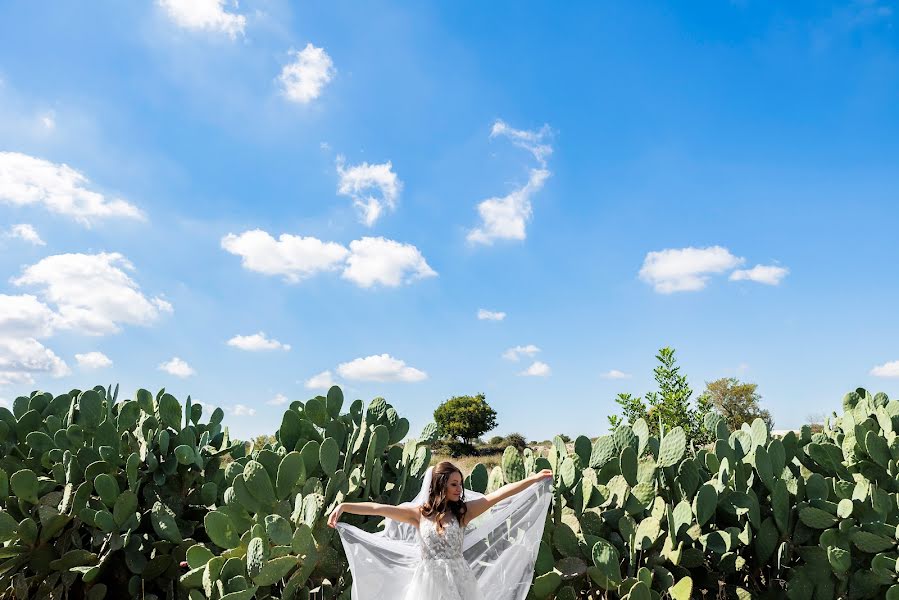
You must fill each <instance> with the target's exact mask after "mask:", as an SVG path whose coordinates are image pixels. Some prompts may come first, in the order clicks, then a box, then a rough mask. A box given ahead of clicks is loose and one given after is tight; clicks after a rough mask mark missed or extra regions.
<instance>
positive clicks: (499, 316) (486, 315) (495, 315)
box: [478, 308, 506, 321]
mask: <svg viewBox="0 0 899 600" xmlns="http://www.w3.org/2000/svg"><path fill="white" fill-rule="evenodd" d="M505 318H506V313H504V312H500V311H493V310H486V309H484V308H479V309H478V319H479V320H481V321H502V320H503V319H505Z"/></svg>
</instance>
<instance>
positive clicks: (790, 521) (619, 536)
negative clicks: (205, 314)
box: [0, 386, 899, 600]
mask: <svg viewBox="0 0 899 600" xmlns="http://www.w3.org/2000/svg"><path fill="white" fill-rule="evenodd" d="M118 395H119V394H118V389H115V390H113V389H110V388H105V389H104V388H103V387H99V386H98V387H96V388H93V389H90V390H85V391H80V390H72V391H70V392H68V393H65V394H62V395H59V396H55V397H54V396H53V395H52V394H49V393H44V392H34V393H32V394H31V395H30V396H29V397H24V396H23V397H20V398H17V399H16V400H15V401H14V402H13V405H12V410H8V409H6V408H2V407H0V509H2V510H0V597H2V598H73V599H80V598H89V599H91V600H99V599H101V598H104V597H110V598H118V597H124V596H126V595H127V596H131V597H137V598H154V599H163V598H165V599H169V598H189V599H190V600H202V599H210V600H249V599H250V598H273V599H274V598H280V599H285V600H286V599H304V600H305V599H309V598H312V599H315V600H318V599H321V600H325V599H340V600H349V598H350V585H351V576H350V573H349V571H348V567H347V562H346V560H345V557H344V556H343V553H342V549H341V546H340V541H339V537H338V536H337V535H336V532H335V531H334V530H332V529H330V528H328V527H327V525H326V517H327V514H328V513H329V512H330V510H331V509H332V508H333V507H334V506H336V504H337V503H339V502H342V501H367V500H371V501H377V502H385V503H398V502H402V501H404V500H408V499H410V498H411V497H412V496H413V495H414V494H415V493H416V492H417V491H418V489H419V487H420V485H421V478H422V476H423V474H424V471H425V469H426V468H427V466H428V464H429V462H430V459H431V454H430V448H429V447H430V444H431V443H432V442H433V441H434V440H435V439H436V436H437V430H436V427H435V426H434V425H433V424H431V425H428V426H427V427H425V429H424V431H422V432H421V434H420V435H418V436H417V437H411V436H410V435H409V433H410V432H409V422H408V421H407V420H406V419H405V418H403V417H401V416H400V415H399V414H398V413H397V411H396V409H395V408H394V407H392V406H391V405H390V404H388V403H387V402H386V401H385V400H384V399H382V398H375V399H374V400H372V401H371V402H370V403H368V405H365V404H364V403H363V402H362V401H361V400H355V401H354V402H352V403H351V404H349V406H344V405H345V402H344V398H343V393H342V392H341V390H340V388H338V387H336V386H335V387H332V388H331V389H330V390H329V391H328V393H327V395H326V396H318V397H315V398H312V399H310V400H308V401H307V402H293V403H292V404H291V405H290V406H289V408H288V409H287V410H286V411H285V412H284V415H283V418H282V420H281V426H280V428H279V429H278V431H277V432H276V440H277V441H276V442H275V443H273V444H266V445H265V446H264V447H257V448H252V447H248V445H247V444H245V443H244V442H243V441H239V440H234V439H231V438H230V436H229V434H228V429H227V426H226V424H225V423H224V422H223V418H224V414H223V412H222V411H221V410H215V411H214V412H213V413H212V414H211V415H209V417H208V419H204V415H203V409H202V408H203V407H202V406H201V405H200V404H196V403H192V402H191V400H190V398H189V397H188V398H187V399H186V400H185V401H184V402H180V401H179V400H177V399H176V398H175V397H173V396H172V395H170V394H168V393H166V392H165V391H164V390H160V391H159V392H158V393H157V394H155V395H153V394H151V393H150V392H148V391H147V390H143V389H140V390H137V392H136V393H135V394H134V397H133V398H131V399H121V398H118ZM590 418H595V419H596V420H597V422H599V420H601V419H602V415H596V416H594V417H590ZM705 428H706V429H707V430H708V431H709V432H712V433H713V434H714V435H713V437H714V438H715V441H714V442H713V443H712V444H711V445H709V446H707V447H702V448H696V447H691V445H690V444H689V443H688V441H687V439H686V437H685V435H684V432H683V431H682V430H681V429H680V428H675V429H673V430H670V431H665V432H663V433H662V434H661V435H660V436H659V437H656V436H652V435H650V433H649V427H648V425H647V423H646V422H645V421H643V420H638V421H636V422H635V423H633V424H632V425H622V426H619V427H618V428H617V429H615V430H614V431H612V432H610V433H609V434H608V435H604V436H601V437H599V438H597V439H595V440H591V439H590V438H588V437H586V436H580V437H578V438H577V439H575V440H574V444H573V447H572V448H571V449H569V447H568V446H566V444H565V443H564V442H563V441H562V439H561V438H556V440H555V441H554V444H553V446H552V447H550V448H549V449H548V450H541V451H539V452H537V451H534V450H532V449H526V450H524V452H519V451H518V450H517V449H515V448H513V447H509V448H506V450H505V453H504V454H503V456H502V461H501V465H499V466H495V467H493V468H492V469H490V470H488V469H487V468H486V467H485V466H483V465H476V466H475V467H474V468H473V469H472V470H471V473H470V474H469V475H468V477H467V478H466V486H467V487H469V488H471V489H473V490H476V491H481V492H486V491H491V490H494V489H496V488H498V487H500V486H502V485H504V484H505V483H508V482H512V481H517V480H520V479H522V478H524V477H525V476H526V475H528V474H529V473H533V472H536V471H539V470H540V469H543V468H551V469H552V470H553V471H554V473H555V474H556V476H555V485H554V490H555V491H554V500H553V503H552V508H551V512H550V513H549V514H548V515H547V525H546V528H545V533H544V538H543V541H542V542H541V546H540V551H539V554H538V558H537V562H536V569H535V578H534V583H533V586H532V588H531V591H530V595H529V598H532V599H534V600H543V599H557V600H575V599H599V598H628V599H630V600H643V599H655V598H672V599H675V600H685V599H687V598H739V599H742V598H782V597H787V598H791V599H825V598H884V597H885V598H899V577H897V558H899V553H897V543H899V542H897V540H899V439H897V433H896V432H897V431H899V400H890V399H889V398H888V397H887V396H886V395H885V394H882V393H878V394H874V395H872V394H870V393H869V392H867V391H866V390H864V389H858V390H856V391H853V392H850V393H848V394H846V395H845V396H844V398H843V406H842V414H841V415H839V416H834V417H833V418H831V419H829V421H828V423H827V424H826V425H825V429H824V431H823V432H821V433H816V434H812V433H811V431H810V430H809V429H808V428H804V429H803V430H802V431H801V432H800V433H798V434H797V433H788V434H787V435H785V436H784V437H782V438H773V437H772V436H771V434H770V432H769V431H768V430H767V428H766V427H765V425H764V423H763V422H762V421H760V420H756V421H755V422H754V423H752V425H751V426H750V425H745V426H743V428H742V429H741V430H739V431H729V430H728V428H727V426H726V425H725V424H724V421H723V419H722V418H721V417H719V416H718V415H716V414H711V415H709V417H708V418H707V419H706V422H705ZM345 518H346V519H347V520H348V521H349V522H351V523H353V524H355V525H358V526H360V527H363V528H367V529H370V530H374V529H376V528H377V527H378V525H379V522H378V521H379V520H378V519H377V518H374V517H363V516H356V515H347V516H346V517H345Z"/></svg>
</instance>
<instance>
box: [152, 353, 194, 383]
mask: <svg viewBox="0 0 899 600" xmlns="http://www.w3.org/2000/svg"><path fill="white" fill-rule="evenodd" d="M159 370H160V371H165V372H166V373H168V374H169V375H174V376H175V377H180V378H182V379H184V378H186V377H190V376H191V375H195V374H196V371H194V370H193V367H191V366H190V365H189V364H187V363H186V362H184V361H183V360H181V359H180V358H178V357H177V356H175V357H174V358H172V359H171V360H168V361H166V362H164V363H162V364H161V365H159Z"/></svg>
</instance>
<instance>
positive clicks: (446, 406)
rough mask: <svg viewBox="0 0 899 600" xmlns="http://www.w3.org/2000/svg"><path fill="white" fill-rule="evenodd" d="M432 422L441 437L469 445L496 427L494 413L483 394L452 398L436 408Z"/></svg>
mask: <svg viewBox="0 0 899 600" xmlns="http://www.w3.org/2000/svg"><path fill="white" fill-rule="evenodd" d="M434 421H435V422H436V423H437V428H438V431H439V432H440V434H441V435H443V436H446V437H450V438H456V439H461V440H462V441H463V442H464V443H465V444H470V443H471V441H472V440H474V439H476V438H479V437H480V436H482V435H484V434H485V433H487V432H488V431H490V430H491V429H493V428H494V427H496V411H495V410H493V409H492V408H491V407H490V405H489V404H487V399H486V396H485V395H484V394H478V395H476V396H453V397H452V398H450V399H449V400H446V401H445V402H443V403H442V404H441V405H440V406H438V407H437V410H435V411H434Z"/></svg>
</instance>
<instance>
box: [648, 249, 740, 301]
mask: <svg viewBox="0 0 899 600" xmlns="http://www.w3.org/2000/svg"><path fill="white" fill-rule="evenodd" d="M742 263H743V259H742V258H739V257H737V256H734V255H733V254H731V253H730V252H729V251H728V250H727V248H722V247H721V246H710V247H708V248H692V247H690V248H680V249H667V250H661V251H659V252H650V253H649V254H647V255H646V258H645V259H644V260H643V267H642V268H641V269H640V279H642V280H643V281H645V282H647V283H650V284H652V286H653V288H654V289H655V291H657V292H659V293H660V294H671V293H673V292H685V291H694V290H701V289H703V288H704V287H705V286H706V283H707V282H708V279H709V277H710V276H711V275H713V274H716V273H723V272H724V271H729V270H730V269H733V268H734V267H736V266H738V265H740V264H742Z"/></svg>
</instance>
